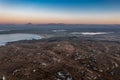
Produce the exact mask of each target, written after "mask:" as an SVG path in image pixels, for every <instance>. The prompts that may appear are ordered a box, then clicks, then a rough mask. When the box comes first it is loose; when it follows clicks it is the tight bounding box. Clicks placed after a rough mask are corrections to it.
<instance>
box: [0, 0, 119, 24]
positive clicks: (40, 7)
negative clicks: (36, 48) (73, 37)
mask: <svg viewBox="0 0 120 80" xmlns="http://www.w3.org/2000/svg"><path fill="white" fill-rule="evenodd" d="M28 22H31V23H33V24H47V23H65V24H120V1H119V0H0V23H1V24H9V23H10V24H26V23H28Z"/></svg>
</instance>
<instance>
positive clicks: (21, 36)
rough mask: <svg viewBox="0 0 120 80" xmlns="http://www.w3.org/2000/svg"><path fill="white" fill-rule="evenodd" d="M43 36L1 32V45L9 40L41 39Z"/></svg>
mask: <svg viewBox="0 0 120 80" xmlns="http://www.w3.org/2000/svg"><path fill="white" fill-rule="evenodd" d="M41 38H42V37H41V36H39V35H36V34H0V46H1V45H5V44H6V43H8V42H14V41H19V40H32V39H41Z"/></svg>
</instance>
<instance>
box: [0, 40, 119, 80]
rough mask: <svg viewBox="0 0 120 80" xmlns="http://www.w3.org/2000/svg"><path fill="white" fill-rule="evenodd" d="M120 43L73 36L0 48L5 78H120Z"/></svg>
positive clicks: (55, 79) (51, 79)
mask: <svg viewBox="0 0 120 80" xmlns="http://www.w3.org/2000/svg"><path fill="white" fill-rule="evenodd" d="M119 65H120V43H117V42H107V41H92V40H91V41H89V40H79V39H77V40H75V41H74V38H72V39H66V38H65V39H61V40H60V39H59V40H57V39H48V40H45V41H42V40H41V41H32V42H29V41H28V42H27V41H26V42H15V43H12V44H8V45H7V46H4V47H0V77H1V80H2V78H6V80H120V76H119V75H120V72H119V71H120V66H119Z"/></svg>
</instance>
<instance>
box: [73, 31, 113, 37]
mask: <svg viewBox="0 0 120 80" xmlns="http://www.w3.org/2000/svg"><path fill="white" fill-rule="evenodd" d="M110 33H112V32H73V33H71V34H74V35H80V34H81V35H89V36H94V35H101V34H110Z"/></svg>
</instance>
